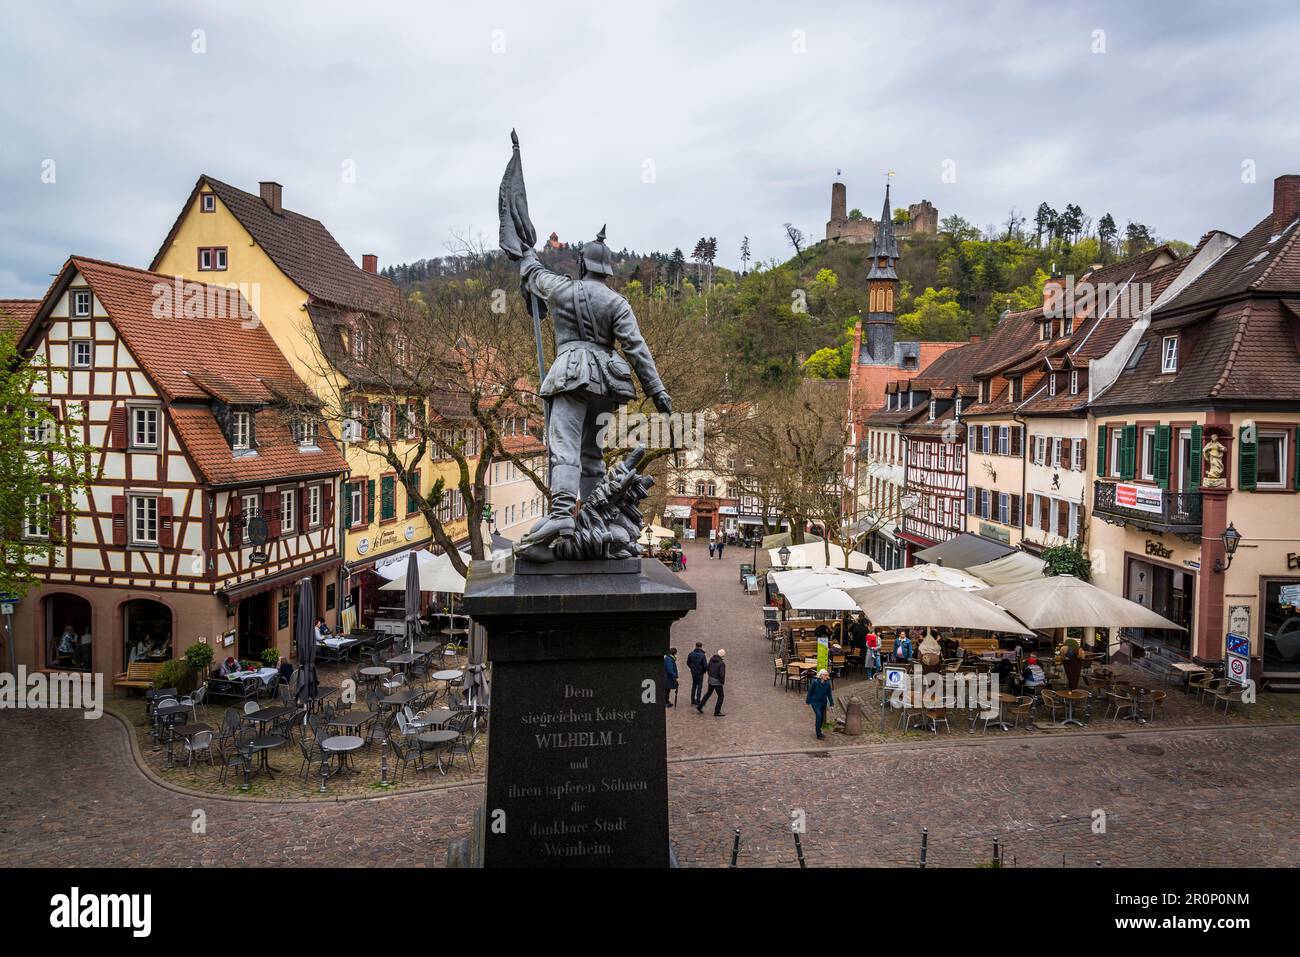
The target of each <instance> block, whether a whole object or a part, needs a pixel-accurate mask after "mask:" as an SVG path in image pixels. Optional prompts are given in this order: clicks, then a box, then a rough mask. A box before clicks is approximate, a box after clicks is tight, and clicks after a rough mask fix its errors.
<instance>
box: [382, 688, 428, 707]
mask: <svg viewBox="0 0 1300 957" xmlns="http://www.w3.org/2000/svg"><path fill="white" fill-rule="evenodd" d="M424 693H425V692H424V691H423V690H422V689H420V688H407V689H406V690H405V691H394V692H393V693H392V694H390V695H388V697H386V698H380V699H379V703H380V704H382V705H383V706H384V707H385V708H400V707H401V706H402V705H404V704H410V703H411V702H412V701H414V700H415V699H416V698H418V697H420V695H422V694H424Z"/></svg>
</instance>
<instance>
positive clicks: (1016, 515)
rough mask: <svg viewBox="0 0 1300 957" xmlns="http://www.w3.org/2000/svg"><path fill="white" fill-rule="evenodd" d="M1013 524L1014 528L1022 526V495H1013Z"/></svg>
mask: <svg viewBox="0 0 1300 957" xmlns="http://www.w3.org/2000/svg"><path fill="white" fill-rule="evenodd" d="M1011 525H1012V527H1013V528H1019V527H1020V496H1019V495H1012V496H1011Z"/></svg>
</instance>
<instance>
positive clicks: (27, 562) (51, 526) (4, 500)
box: [0, 316, 92, 595]
mask: <svg viewBox="0 0 1300 957" xmlns="http://www.w3.org/2000/svg"><path fill="white" fill-rule="evenodd" d="M49 378H50V375H49V368H48V364H47V363H45V362H43V361H41V360H39V359H35V358H32V359H24V358H23V357H22V356H20V355H19V353H18V349H17V343H16V342H15V339H14V332H13V330H12V329H6V328H5V327H4V318H3V316H0V591H3V592H13V593H15V594H18V595H21V594H23V593H25V592H26V591H27V589H28V588H29V587H31V585H33V584H35V583H36V581H37V580H38V576H37V573H36V570H35V568H34V567H33V566H34V565H35V564H37V563H41V564H46V563H50V562H52V561H53V559H54V556H55V554H56V553H57V552H58V550H59V547H60V543H61V542H63V541H64V540H66V539H68V538H70V537H71V535H72V531H73V503H74V501H75V500H76V497H77V496H78V495H79V494H81V493H83V492H84V491H85V488H86V484H87V482H88V480H89V469H90V464H89V463H90V453H91V451H92V449H91V448H90V447H89V446H87V445H85V444H83V443H82V441H81V440H80V438H79V437H78V436H79V435H80V433H81V427H82V423H81V418H80V408H79V406H77V405H70V406H67V407H66V408H65V410H64V415H63V416H62V418H60V417H56V416H55V414H54V412H53V410H52V408H51V406H50V405H49V404H48V403H47V402H46V401H45V396H46V395H48V391H47V390H46V388H45V385H46V383H47V382H48V380H49Z"/></svg>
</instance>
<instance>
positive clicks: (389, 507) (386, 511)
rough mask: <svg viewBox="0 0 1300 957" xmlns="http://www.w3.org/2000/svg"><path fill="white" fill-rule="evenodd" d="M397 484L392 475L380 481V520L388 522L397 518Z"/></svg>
mask: <svg viewBox="0 0 1300 957" xmlns="http://www.w3.org/2000/svg"><path fill="white" fill-rule="evenodd" d="M396 499H397V482H396V480H395V479H394V478H393V476H391V475H385V476H383V477H382V478H380V480H379V519H380V521H387V520H388V519H390V518H395V517H396V516H397V501H396Z"/></svg>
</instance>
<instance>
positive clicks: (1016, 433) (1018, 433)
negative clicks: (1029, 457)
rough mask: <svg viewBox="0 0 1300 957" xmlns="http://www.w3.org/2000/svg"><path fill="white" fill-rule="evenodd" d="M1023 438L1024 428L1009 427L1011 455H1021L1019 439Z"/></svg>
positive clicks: (1017, 426)
mask: <svg viewBox="0 0 1300 957" xmlns="http://www.w3.org/2000/svg"><path fill="white" fill-rule="evenodd" d="M1023 436H1024V427H1023V426H1019V425H1013V426H1012V427H1011V454H1012V455H1019V454H1020V453H1021V444H1020V443H1021V439H1022V438H1023Z"/></svg>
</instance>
